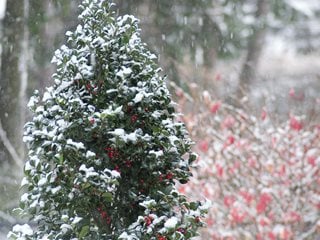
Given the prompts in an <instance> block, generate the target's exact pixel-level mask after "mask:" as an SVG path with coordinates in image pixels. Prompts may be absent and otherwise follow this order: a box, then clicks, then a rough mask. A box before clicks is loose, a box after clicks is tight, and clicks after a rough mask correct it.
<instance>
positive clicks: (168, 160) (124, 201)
mask: <svg viewBox="0 0 320 240" xmlns="http://www.w3.org/2000/svg"><path fill="white" fill-rule="evenodd" d="M80 8H81V9H82V13H81V14H80V16H79V19H80V21H81V23H80V24H79V25H78V27H77V28H76V30H75V31H74V32H67V34H66V35H67V37H68V44H67V46H62V47H61V48H60V49H59V50H57V51H56V53H55V56H54V58H53V62H54V63H56V65H57V70H56V73H55V74H54V75H53V79H54V86H52V87H49V88H47V90H46V91H45V93H44V94H43V97H42V98H40V96H39V95H40V94H39V93H35V95H34V96H33V97H32V98H31V100H30V102H29V107H30V109H31V110H32V112H33V114H34V116H33V119H32V121H30V122H28V123H27V124H26V126H25V136H24V141H25V142H26V143H27V145H28V148H29V153H28V156H29V160H28V161H27V162H26V165H25V178H24V179H23V182H22V185H23V186H24V187H25V189H26V193H25V194H23V196H22V197H21V211H22V214H24V215H26V216H28V217H30V219H31V220H32V222H31V223H32V225H31V226H35V227H32V228H30V227H29V226H28V225H23V226H20V225H18V226H15V227H14V228H13V231H11V232H10V233H9V234H8V237H9V238H10V239H68V240H69V239H90V240H93V239H94V240H97V239H106V240H107V239H131V240H134V239H140V240H142V239H146V240H147V239H148V240H149V239H150V240H179V239H181V240H183V239H190V238H192V237H193V236H195V235H197V231H198V230H197V229H198V227H200V226H203V221H202V218H203V216H204V214H205V212H207V207H208V206H207V205H206V204H205V205H203V204H201V203H200V202H188V201H187V199H186V197H185V196H184V195H182V194H180V193H179V192H178V191H177V190H176V187H175V183H176V181H179V182H180V183H182V184H184V183H186V182H187V181H188V180H189V177H190V175H191V174H190V170H189V167H190V164H191V163H192V162H193V161H194V160H195V159H196V156H195V154H194V153H192V152H191V144H192V142H191V140H190V139H189V137H188V135H187V132H186V129H185V126H184V124H182V123H180V122H178V121H176V120H175V118H176V115H177V114H176V113H175V110H174V104H173V102H172V100H171V96H170V94H169V92H168V89H167V87H166V85H165V82H164V78H163V77H161V76H160V75H159V68H158V67H157V64H156V63H155V62H154V59H155V56H154V55H153V54H151V53H150V52H149V51H148V50H147V48H146V46H145V44H144V43H142V42H141V39H140V30H139V28H138V25H137V24H138V20H137V19H136V18H134V17H133V16H128V15H126V16H123V17H118V16H117V15H116V14H115V13H114V12H113V11H112V9H111V8H112V4H110V3H109V2H108V1H106V0H84V1H83V3H82V4H81V5H80Z"/></svg>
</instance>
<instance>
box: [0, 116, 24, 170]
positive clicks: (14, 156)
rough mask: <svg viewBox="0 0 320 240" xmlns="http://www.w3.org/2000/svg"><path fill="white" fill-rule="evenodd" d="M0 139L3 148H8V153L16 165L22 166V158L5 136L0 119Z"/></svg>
mask: <svg viewBox="0 0 320 240" xmlns="http://www.w3.org/2000/svg"><path fill="white" fill-rule="evenodd" d="M0 140H1V141H2V142H3V145H4V146H5V148H6V149H7V150H8V152H9V154H10V155H11V157H12V159H13V161H14V163H15V164H16V165H17V166H18V167H21V166H23V160H22V158H21V157H20V156H19V155H18V153H17V151H16V150H15V148H14V147H13V145H12V144H11V142H10V140H9V139H8V137H7V133H6V132H5V131H4V129H3V127H2V123H1V120H0Z"/></svg>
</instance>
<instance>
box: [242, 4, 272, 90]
mask: <svg viewBox="0 0 320 240" xmlns="http://www.w3.org/2000/svg"><path fill="white" fill-rule="evenodd" d="M269 5H270V1H269V0H257V11H256V14H255V18H256V22H257V24H256V25H255V26H254V29H253V34H252V37H251V38H250V40H249V42H248V47H247V55H246V59H245V62H244V64H243V67H242V71H241V74H240V78H239V79H240V91H241V90H242V91H244V92H242V94H246V92H247V91H248V88H249V86H250V84H252V82H253V81H254V80H255V79H256V73H257V68H258V65H259V58H260V55H261V52H262V50H263V45H264V40H265V34H266V29H267V27H266V18H267V15H268V13H269Z"/></svg>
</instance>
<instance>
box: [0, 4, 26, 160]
mask: <svg viewBox="0 0 320 240" xmlns="http://www.w3.org/2000/svg"><path fill="white" fill-rule="evenodd" d="M28 8H29V0H23V1H21V0H10V1H8V2H7V9H6V15H5V18H4V20H3V38H2V44H3V49H2V55H1V63H2V64H1V81H0V121H1V125H0V126H1V128H2V129H1V130H4V132H5V133H6V136H5V135H4V134H1V136H2V137H1V143H0V149H1V150H2V153H3V154H1V155H2V156H1V161H5V160H9V161H13V162H15V163H16V164H17V165H19V166H22V161H21V158H17V157H19V156H23V153H24V148H23V144H22V128H23V124H24V122H25V120H24V118H25V110H24V109H25V107H24V105H25V102H26V88H27V79H28V71H27V66H28V65H27V62H28V29H27V19H28V11H29V9H28ZM1 132H2V133H4V132H3V131H1ZM10 146H11V147H10ZM13 151H14V152H15V153H16V154H14V152H13Z"/></svg>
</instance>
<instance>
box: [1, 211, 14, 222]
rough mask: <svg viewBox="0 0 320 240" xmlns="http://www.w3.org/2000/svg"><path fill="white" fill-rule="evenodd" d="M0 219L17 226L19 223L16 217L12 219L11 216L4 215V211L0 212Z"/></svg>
mask: <svg viewBox="0 0 320 240" xmlns="http://www.w3.org/2000/svg"><path fill="white" fill-rule="evenodd" d="M0 219H3V220H5V221H7V222H8V223H10V224H15V223H16V222H17V220H16V219H15V218H14V217H12V216H10V215H9V214H7V213H4V212H2V211H0Z"/></svg>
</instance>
